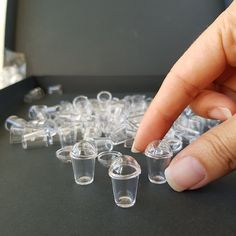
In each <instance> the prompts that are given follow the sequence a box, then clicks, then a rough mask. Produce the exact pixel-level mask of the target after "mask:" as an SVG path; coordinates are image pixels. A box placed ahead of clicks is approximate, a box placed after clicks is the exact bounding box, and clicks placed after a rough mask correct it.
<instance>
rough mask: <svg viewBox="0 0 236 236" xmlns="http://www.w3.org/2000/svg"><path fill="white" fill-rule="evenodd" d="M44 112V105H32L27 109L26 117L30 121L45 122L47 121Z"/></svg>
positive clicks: (45, 107)
mask: <svg viewBox="0 0 236 236" xmlns="http://www.w3.org/2000/svg"><path fill="white" fill-rule="evenodd" d="M46 111H47V106H46V105H34V106H31V107H30V108H29V114H28V116H29V118H30V119H32V120H45V119H47V114H46Z"/></svg>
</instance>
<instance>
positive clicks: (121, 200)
mask: <svg viewBox="0 0 236 236" xmlns="http://www.w3.org/2000/svg"><path fill="white" fill-rule="evenodd" d="M108 173H109V176H110V177H111V181H112V189H113V195H114V200H115V203H116V205H117V206H119V207H122V208H128V207H132V206H133V205H134V204H135V202H136V196H137V189H138V180H139V175H140V174H141V168H140V166H139V164H138V162H137V161H136V160H135V159H134V158H133V157H131V156H126V155H124V156H121V157H119V158H117V160H115V161H113V162H112V164H111V166H110V168H109V171H108Z"/></svg>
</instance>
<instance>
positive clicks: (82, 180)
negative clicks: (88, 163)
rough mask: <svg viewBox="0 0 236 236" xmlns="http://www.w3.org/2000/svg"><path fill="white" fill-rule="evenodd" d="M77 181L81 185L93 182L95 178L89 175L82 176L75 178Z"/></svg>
mask: <svg viewBox="0 0 236 236" xmlns="http://www.w3.org/2000/svg"><path fill="white" fill-rule="evenodd" d="M75 182H76V183H77V184H79V185H88V184H91V183H92V182H93V178H91V177H89V176H81V177H79V178H78V179H75Z"/></svg>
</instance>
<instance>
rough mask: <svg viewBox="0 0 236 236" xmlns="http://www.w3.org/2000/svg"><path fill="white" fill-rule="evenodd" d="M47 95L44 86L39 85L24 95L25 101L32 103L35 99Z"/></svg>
mask: <svg viewBox="0 0 236 236" xmlns="http://www.w3.org/2000/svg"><path fill="white" fill-rule="evenodd" d="M44 96H45V93H44V91H43V89H42V88H40V87H37V88H34V89H32V90H30V91H29V92H28V93H27V94H26V95H25V96H24V102H26V103H31V102H33V101H36V100H39V99H41V98H43V97H44Z"/></svg>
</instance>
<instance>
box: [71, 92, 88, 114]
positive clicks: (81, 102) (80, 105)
mask: <svg viewBox="0 0 236 236" xmlns="http://www.w3.org/2000/svg"><path fill="white" fill-rule="evenodd" d="M73 107H74V109H75V110H76V111H77V112H79V113H80V114H83V115H84V114H85V115H91V113H92V106H91V103H90V101H89V99H88V97H86V96H78V97H75V98H74V99H73Z"/></svg>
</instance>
